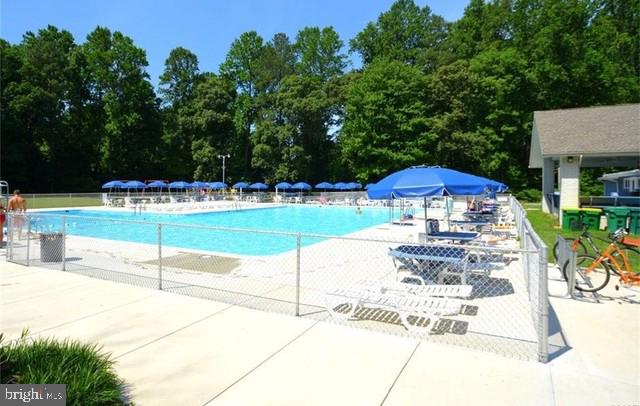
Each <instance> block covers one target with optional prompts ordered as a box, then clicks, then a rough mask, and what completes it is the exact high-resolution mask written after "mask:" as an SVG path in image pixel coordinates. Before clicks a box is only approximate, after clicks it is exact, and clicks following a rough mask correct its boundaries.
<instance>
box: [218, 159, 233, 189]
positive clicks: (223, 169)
mask: <svg viewBox="0 0 640 406" xmlns="http://www.w3.org/2000/svg"><path fill="white" fill-rule="evenodd" d="M220 158H222V183H225V182H224V171H225V168H226V167H227V158H231V155H229V154H226V155H218V159H220ZM225 184H226V183H225ZM225 189H226V188H225ZM223 190H224V189H223Z"/></svg>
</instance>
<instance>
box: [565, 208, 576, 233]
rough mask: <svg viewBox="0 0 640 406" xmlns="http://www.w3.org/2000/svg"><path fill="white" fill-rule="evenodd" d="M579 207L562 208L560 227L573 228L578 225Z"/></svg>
mask: <svg viewBox="0 0 640 406" xmlns="http://www.w3.org/2000/svg"><path fill="white" fill-rule="evenodd" d="M579 224H580V209H563V210H562V229H563V230H573V229H576V228H578V227H579Z"/></svg>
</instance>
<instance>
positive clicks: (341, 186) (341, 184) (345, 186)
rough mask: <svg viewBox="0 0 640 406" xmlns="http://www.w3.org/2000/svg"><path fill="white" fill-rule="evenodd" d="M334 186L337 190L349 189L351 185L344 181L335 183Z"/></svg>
mask: <svg viewBox="0 0 640 406" xmlns="http://www.w3.org/2000/svg"><path fill="white" fill-rule="evenodd" d="M333 188H334V189H335V190H349V185H348V184H347V183H344V182H338V183H336V184H335V185H333Z"/></svg>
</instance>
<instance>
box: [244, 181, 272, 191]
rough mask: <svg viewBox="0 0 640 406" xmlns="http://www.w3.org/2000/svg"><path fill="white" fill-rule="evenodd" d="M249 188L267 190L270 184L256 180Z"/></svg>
mask: <svg viewBox="0 0 640 406" xmlns="http://www.w3.org/2000/svg"><path fill="white" fill-rule="evenodd" d="M249 189H254V190H267V189H269V185H266V184H264V183H261V182H256V183H252V184H251V185H249Z"/></svg>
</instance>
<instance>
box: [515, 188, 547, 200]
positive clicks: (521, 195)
mask: <svg viewBox="0 0 640 406" xmlns="http://www.w3.org/2000/svg"><path fill="white" fill-rule="evenodd" d="M516 199H518V200H520V201H521V202H539V201H540V200H542V192H541V191H540V189H524V190H521V191H519V192H518V193H516Z"/></svg>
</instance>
